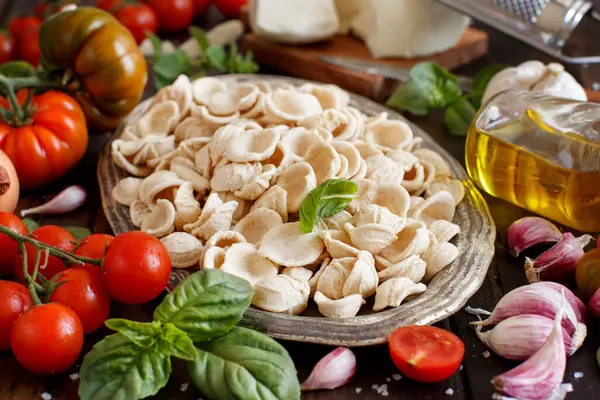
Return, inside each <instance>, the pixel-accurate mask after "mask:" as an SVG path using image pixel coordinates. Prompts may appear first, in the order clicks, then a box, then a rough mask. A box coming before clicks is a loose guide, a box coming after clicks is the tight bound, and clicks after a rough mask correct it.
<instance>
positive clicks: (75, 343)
mask: <svg viewBox="0 0 600 400" xmlns="http://www.w3.org/2000/svg"><path fill="white" fill-rule="evenodd" d="M82 346H83V327H82V326H81V322H80V321H79V318H78V317H77V314H75V312H74V311H73V310H71V309H70V308H69V307H67V306H65V305H62V304H58V303H49V304H43V305H40V306H36V307H33V308H30V309H29V310H27V311H26V312H25V313H23V314H21V316H20V317H19V318H17V319H16V321H15V322H14V323H13V326H12V330H11V332H10V347H11V349H12V352H13V355H14V356H15V358H16V359H17V361H18V362H19V364H21V365H22V366H23V367H25V369H27V370H29V371H31V372H33V373H36V374H40V375H55V374H60V373H62V372H64V371H66V370H67V369H68V368H69V367H70V366H71V365H73V363H75V360H77V357H78V356H79V353H80V352H81V347H82Z"/></svg>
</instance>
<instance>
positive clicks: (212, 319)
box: [154, 269, 254, 342]
mask: <svg viewBox="0 0 600 400" xmlns="http://www.w3.org/2000/svg"><path fill="white" fill-rule="evenodd" d="M253 292H254V290H253V288H252V286H251V285H250V284H249V283H248V282H247V281H246V280H245V279H242V278H238V277H237V276H234V275H231V274H228V273H226V272H223V271H219V270H217V269H209V270H202V271H198V272H196V273H194V274H192V275H190V276H189V277H187V278H186V279H185V280H184V281H183V282H181V283H180V284H179V285H178V286H177V287H176V288H175V290H173V291H172V292H171V293H169V294H168V295H167V296H165V298H164V300H163V301H162V303H160V305H159V306H158V307H157V308H156V310H154V320H155V321H161V322H163V323H167V322H170V323H172V324H173V325H175V326H176V327H177V328H179V329H181V330H182V331H184V332H185V333H187V334H188V336H189V337H190V338H191V339H192V340H193V341H194V342H201V341H204V340H209V339H212V338H214V337H216V336H221V335H223V334H225V333H227V332H228V331H229V330H230V329H231V328H232V327H233V326H235V325H236V324H237V323H238V322H239V321H240V320H241V319H242V315H243V314H244V312H245V311H246V309H247V308H248V307H249V306H250V300H251V299H252V294H253Z"/></svg>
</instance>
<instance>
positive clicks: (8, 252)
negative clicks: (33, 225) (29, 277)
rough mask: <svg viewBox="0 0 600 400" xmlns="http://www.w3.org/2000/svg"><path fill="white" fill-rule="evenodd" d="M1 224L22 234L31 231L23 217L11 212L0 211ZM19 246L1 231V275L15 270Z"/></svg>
mask: <svg viewBox="0 0 600 400" xmlns="http://www.w3.org/2000/svg"><path fill="white" fill-rule="evenodd" d="M0 225H2V226H5V227H7V228H9V229H10V230H12V231H14V232H17V233H19V234H21V235H27V234H28V233H29V230H28V229H27V226H25V224H24V223H23V221H21V218H19V217H17V216H16V215H14V214H11V213H6V212H0ZM18 247H19V245H18V244H17V242H15V241H14V240H12V239H11V238H9V237H8V236H6V235H4V234H2V233H0V275H6V274H10V273H11V272H13V271H14V268H15V260H16V259H17V255H18V254H19V250H18Z"/></svg>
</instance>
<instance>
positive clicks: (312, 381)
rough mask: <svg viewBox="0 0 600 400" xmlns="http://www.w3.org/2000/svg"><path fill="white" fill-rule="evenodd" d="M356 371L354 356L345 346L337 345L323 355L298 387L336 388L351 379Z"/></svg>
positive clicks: (303, 388) (304, 388) (306, 388)
mask: <svg viewBox="0 0 600 400" xmlns="http://www.w3.org/2000/svg"><path fill="white" fill-rule="evenodd" d="M355 372H356V356H355V355H354V353H353V352H352V350H350V349H349V348H347V347H338V348H337V349H335V350H333V351H332V352H331V353H329V354H327V355H326V356H325V357H323V358H322V359H321V360H320V361H319V362H318V363H317V365H315V367H314V368H313V370H312V372H311V373H310V376H309V377H308V379H307V380H306V381H304V383H302V385H301V386H300V388H301V389H302V390H303V391H308V390H319V389H330V390H331V389H336V388H339V387H341V386H344V385H345V384H347V383H348V382H350V381H351V380H352V377H353V376H354V373H355Z"/></svg>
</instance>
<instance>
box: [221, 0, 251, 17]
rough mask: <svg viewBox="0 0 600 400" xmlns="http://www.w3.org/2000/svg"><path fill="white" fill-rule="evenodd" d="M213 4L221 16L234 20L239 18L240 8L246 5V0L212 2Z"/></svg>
mask: <svg viewBox="0 0 600 400" xmlns="http://www.w3.org/2000/svg"><path fill="white" fill-rule="evenodd" d="M214 2H215V6H217V8H218V9H219V11H221V14H223V15H224V16H226V17H227V18H236V17H239V16H240V13H241V11H242V7H244V6H245V5H246V4H247V3H248V0H214Z"/></svg>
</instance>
